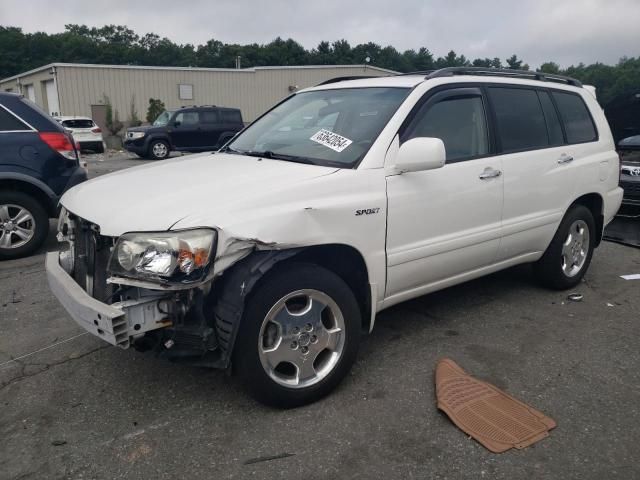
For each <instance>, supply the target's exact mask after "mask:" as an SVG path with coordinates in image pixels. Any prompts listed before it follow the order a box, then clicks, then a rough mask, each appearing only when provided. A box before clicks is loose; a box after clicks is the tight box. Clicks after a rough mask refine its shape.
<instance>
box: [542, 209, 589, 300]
mask: <svg viewBox="0 0 640 480" xmlns="http://www.w3.org/2000/svg"><path fill="white" fill-rule="evenodd" d="M595 234H596V231H595V222H594V220H593V214H592V213H591V210H589V209H588V208H587V207H585V206H583V205H574V206H573V207H571V208H570V209H569V211H568V212H567V214H566V215H565V216H564V218H563V219H562V222H561V223H560V226H559V227H558V231H557V232H556V234H555V236H554V237H553V240H552V241H551V244H550V245H549V247H548V248H547V250H546V252H544V255H543V256H542V258H541V259H540V260H538V261H537V262H536V263H535V264H534V273H535V274H536V277H537V278H538V280H539V281H540V282H541V283H542V284H543V285H544V286H546V287H549V288H553V289H557V290H565V289H568V288H572V287H575V286H576V285H577V284H578V283H580V280H582V277H584V274H585V273H586V271H587V268H589V264H590V263H591V257H592V255H593V248H594V246H595V240H596V235H595Z"/></svg>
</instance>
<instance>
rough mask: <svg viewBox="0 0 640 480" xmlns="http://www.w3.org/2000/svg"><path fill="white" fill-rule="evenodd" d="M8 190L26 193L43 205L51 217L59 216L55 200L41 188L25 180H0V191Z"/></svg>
mask: <svg viewBox="0 0 640 480" xmlns="http://www.w3.org/2000/svg"><path fill="white" fill-rule="evenodd" d="M6 190H12V191H16V192H22V193H26V194H27V195H29V196H31V197H33V198H34V199H35V200H36V201H37V202H38V203H39V204H40V205H42V208H44V210H45V211H46V212H47V215H49V217H51V218H53V217H56V216H57V213H58V212H57V202H56V201H55V198H52V197H51V195H50V194H49V193H47V192H46V191H44V190H43V189H42V188H40V187H39V186H37V185H34V184H33V183H31V182H27V181H24V180H19V179H13V178H0V191H6Z"/></svg>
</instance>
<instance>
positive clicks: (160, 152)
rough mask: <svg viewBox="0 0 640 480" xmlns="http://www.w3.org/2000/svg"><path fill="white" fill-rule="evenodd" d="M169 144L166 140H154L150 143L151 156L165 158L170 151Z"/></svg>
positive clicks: (159, 158) (158, 158)
mask: <svg viewBox="0 0 640 480" xmlns="http://www.w3.org/2000/svg"><path fill="white" fill-rule="evenodd" d="M170 151H171V150H170V149H169V144H168V143H167V142H165V141H164V140H152V141H151V143H150V144H149V154H148V155H149V157H150V158H153V159H155V160H164V159H165V158H167V157H168V156H169V153H170Z"/></svg>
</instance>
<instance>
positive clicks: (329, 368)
mask: <svg viewBox="0 0 640 480" xmlns="http://www.w3.org/2000/svg"><path fill="white" fill-rule="evenodd" d="M360 324H361V323H360V310H359V307H358V303H357V302H356V299H355V297H354V295H353V292H352V291H351V289H350V288H349V287H348V286H347V284H346V283H345V282H344V280H342V279H341V278H340V277H338V276H337V275H336V274H334V273H333V272H330V271H328V270H326V269H324V268H321V267H319V266H316V265H311V264H301V263H299V264H291V265H288V266H285V267H283V268H280V269H278V270H277V271H275V272H273V273H272V274H270V275H269V277H268V278H267V279H265V281H264V282H262V283H261V285H259V286H258V287H257V291H256V292H255V293H254V294H252V296H251V297H250V299H249V300H248V304H247V307H246V310H245V315H244V316H243V320H242V324H241V327H240V331H239V332H238V341H237V342H236V346H235V349H234V365H235V366H236V367H237V371H238V373H239V375H240V377H241V378H242V380H243V381H244V383H245V385H246V387H247V388H248V390H249V392H250V393H251V395H252V396H253V397H254V398H256V399H257V400H258V401H260V402H263V403H266V404H268V405H272V406H278V407H285V408H288V407H295V406H299V405H303V404H306V403H311V402H314V401H316V400H318V399H320V398H321V397H323V396H324V395H326V394H328V393H329V392H331V391H332V390H333V389H334V388H335V387H336V386H337V385H338V383H340V381H341V380H342V378H343V377H344V376H345V375H346V374H347V372H348V371H349V369H350V368H351V365H352V364H353V362H354V361H355V358H356V355H357V352H358V346H359V343H360Z"/></svg>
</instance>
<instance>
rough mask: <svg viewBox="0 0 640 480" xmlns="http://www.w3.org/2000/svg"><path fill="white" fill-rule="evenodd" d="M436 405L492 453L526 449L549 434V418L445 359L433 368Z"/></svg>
mask: <svg viewBox="0 0 640 480" xmlns="http://www.w3.org/2000/svg"><path fill="white" fill-rule="evenodd" d="M436 397H437V400H438V408H439V409H440V410H442V411H443V412H445V413H446V414H447V415H448V416H449V418H450V419H451V420H452V421H453V423H455V424H456V426H457V427H458V428H460V429H461V430H462V431H464V432H465V433H467V434H468V435H470V436H472V437H473V438H475V439H476V440H477V441H478V442H480V443H481V444H482V445H484V446H485V447H487V448H488V449H489V450H491V451H492V452H495V453H502V452H504V451H506V450H509V449H510V448H513V447H515V448H518V449H521V448H525V447H528V446H529V445H531V444H533V443H535V442H537V441H538V440H542V439H543V438H545V437H547V436H548V435H549V433H548V431H549V430H551V429H552V428H554V427H555V426H556V422H554V421H553V420H552V419H551V418H549V417H547V416H545V415H544V414H543V413H541V412H539V411H537V410H535V409H533V408H531V407H529V406H527V405H525V404H524V403H522V402H520V401H518V400H516V399H515V398H513V397H511V396H510V395H507V394H506V393H505V392H503V391H502V390H499V389H498V388H496V387H494V386H493V385H491V384H489V383H486V382H483V381H481V380H478V379H476V378H473V377H471V376H470V375H468V374H467V373H466V372H465V371H464V370H462V368H460V367H459V366H458V365H457V364H456V363H455V362H454V361H453V360H450V359H448V358H445V359H443V360H440V361H439V362H438V365H437V367H436Z"/></svg>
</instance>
